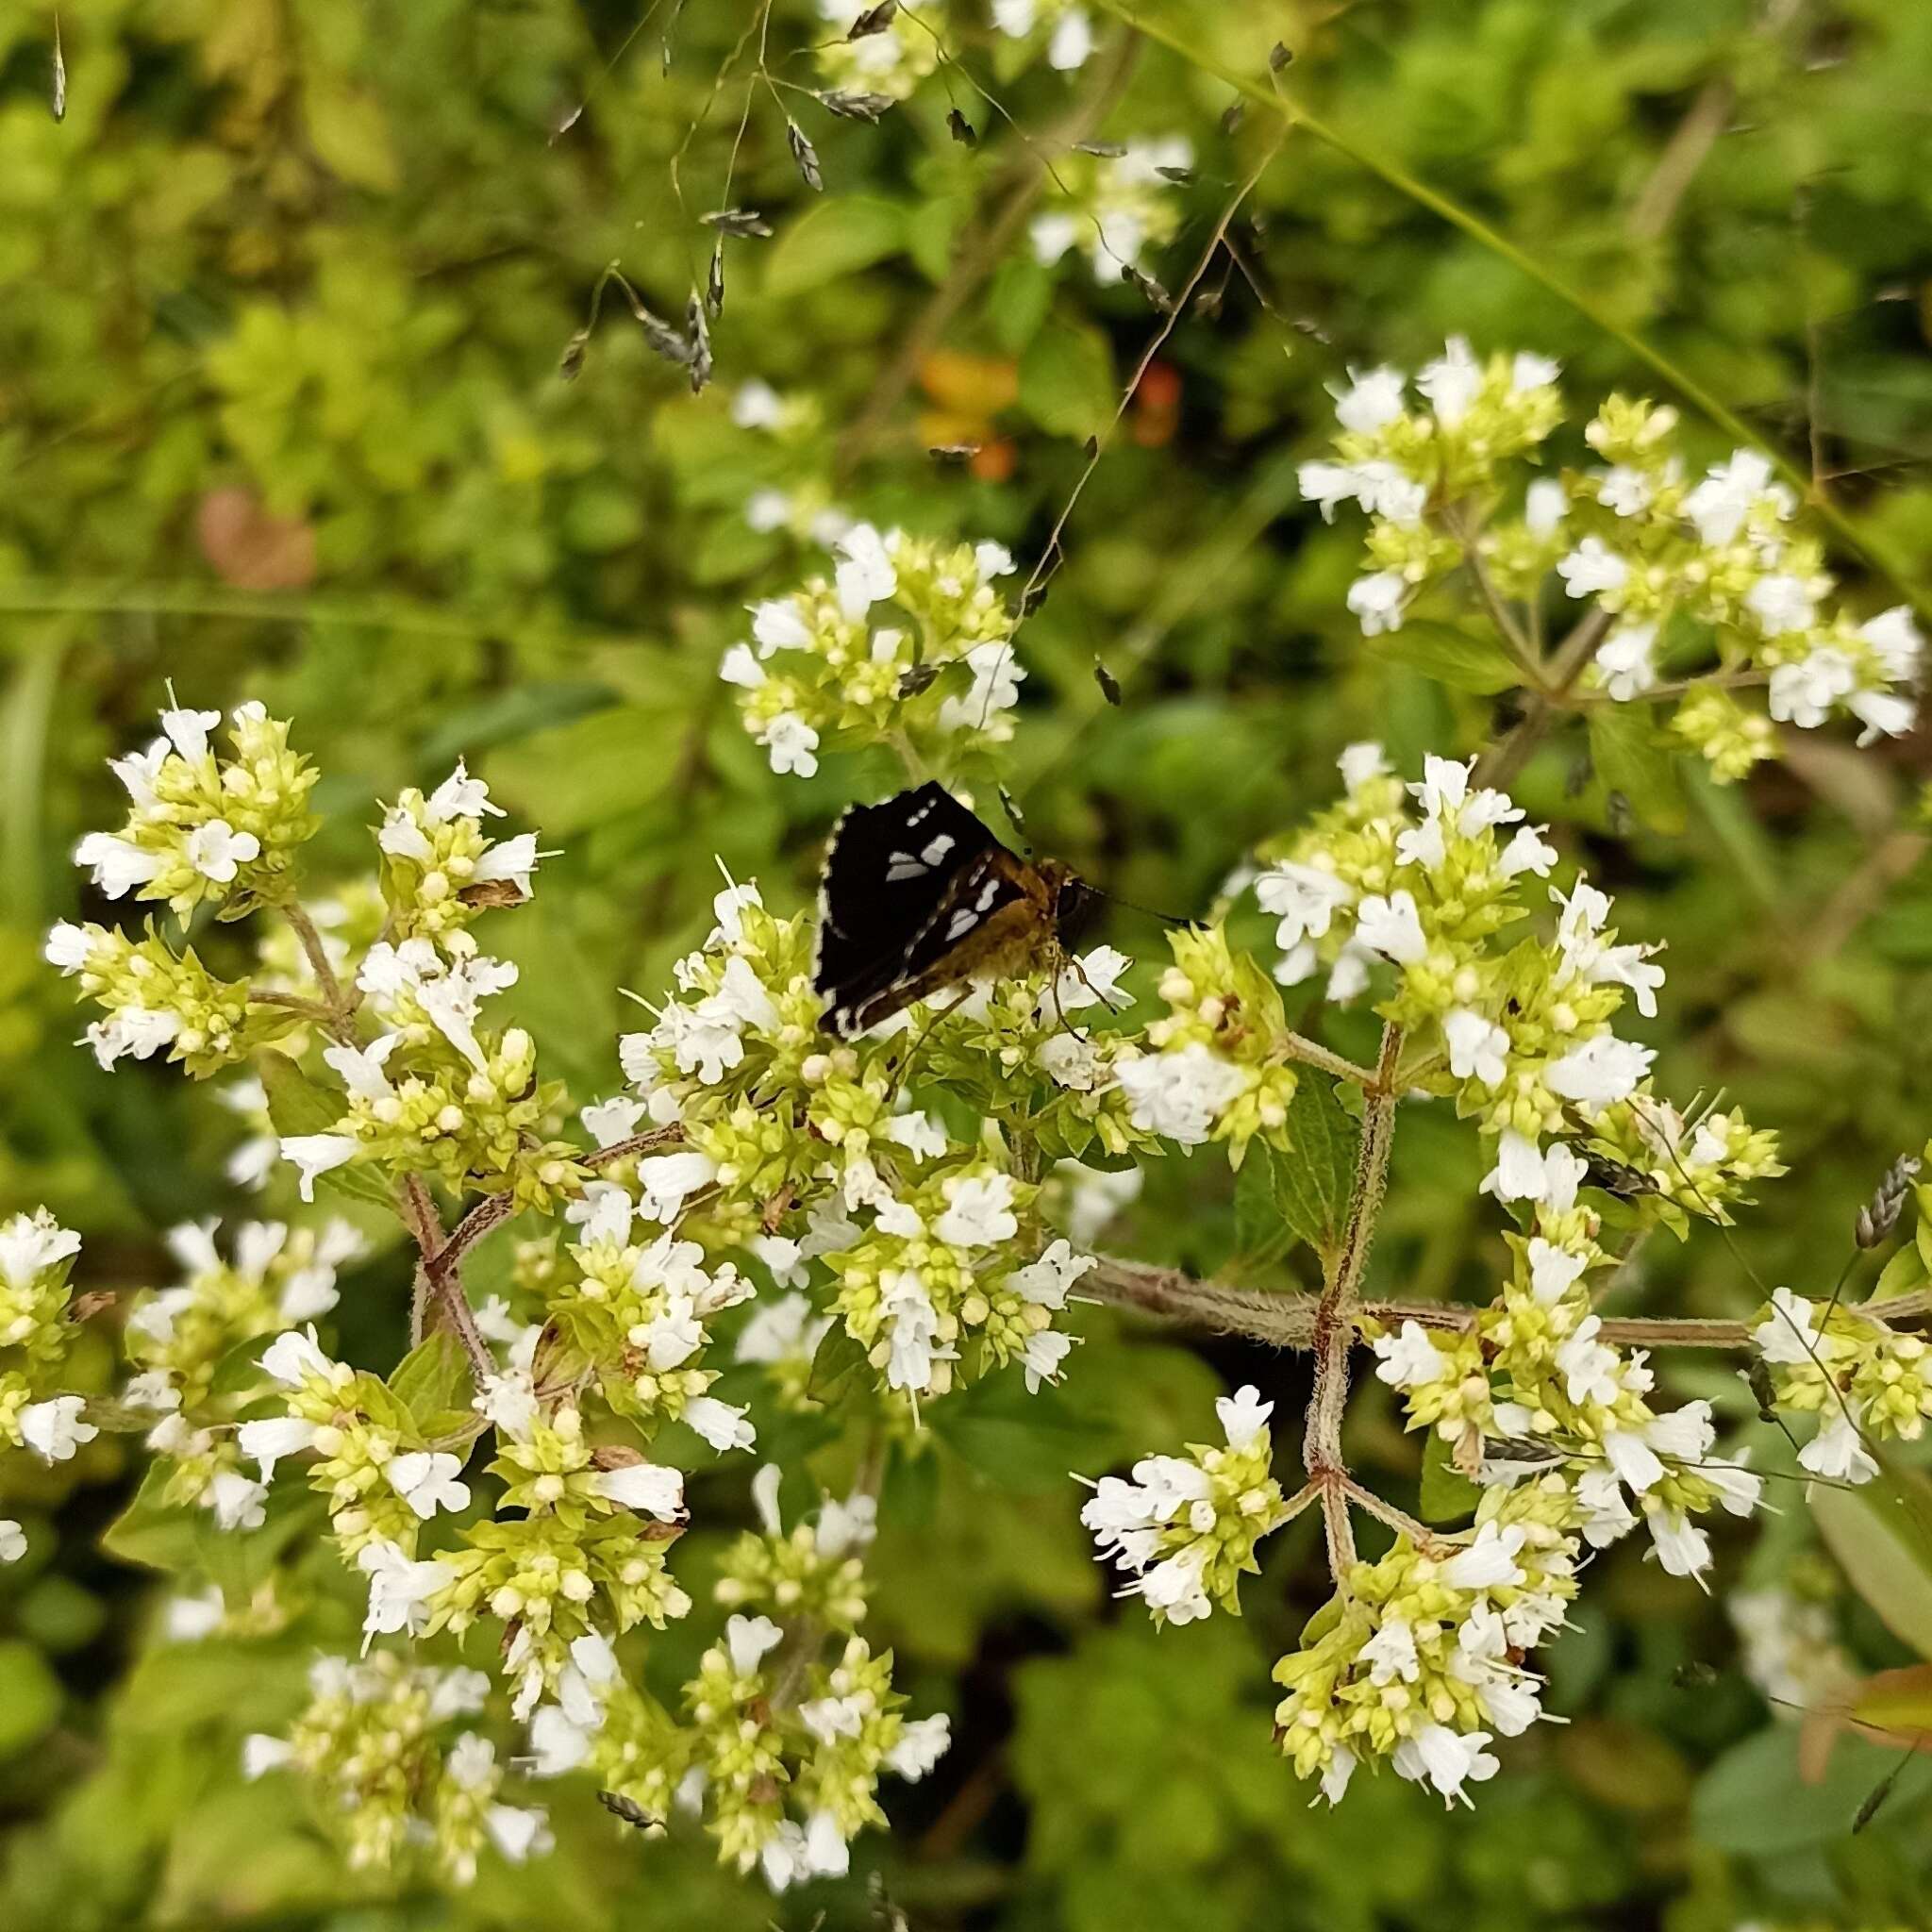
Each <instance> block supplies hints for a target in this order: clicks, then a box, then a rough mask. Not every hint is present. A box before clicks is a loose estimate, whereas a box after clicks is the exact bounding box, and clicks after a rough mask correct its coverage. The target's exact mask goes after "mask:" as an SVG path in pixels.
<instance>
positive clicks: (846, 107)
mask: <svg viewBox="0 0 1932 1932" xmlns="http://www.w3.org/2000/svg"><path fill="white" fill-rule="evenodd" d="M818 98H819V105H820V107H822V108H824V110H825V112H826V113H828V114H836V115H838V117H839V118H840V120H841V121H876V120H877V119H878V118H879V116H880V115H881V114H885V113H888V112H890V111H891V109H892V108H895V107H897V106H898V103H897V102H896V101H894V100H893V98H892V97H891V94H854V93H847V92H845V90H844V89H843V88H836V87H834V88H827V89H826V90H825V91H824V93H822V94H820V95H819V97H818Z"/></svg>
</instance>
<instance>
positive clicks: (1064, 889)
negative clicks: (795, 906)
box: [812, 784, 1100, 1039]
mask: <svg viewBox="0 0 1932 1932" xmlns="http://www.w3.org/2000/svg"><path fill="white" fill-rule="evenodd" d="M1099 896H1100V895H1099V894H1098V893H1097V892H1096V891H1094V889H1093V888H1092V887H1091V886H1089V885H1087V884H1086V883H1085V882H1084V881H1083V880H1081V879H1080V878H1079V877H1078V876H1077V875H1076V874H1074V872H1073V870H1072V869H1071V868H1070V867H1068V866H1064V865H1062V864H1060V863H1059V862H1058V860H1057V859H1051V858H1043V859H1041V860H1040V861H1038V862H1037V863H1035V862H1033V861H1031V860H1028V859H1024V858H1019V857H1018V856H1017V855H1015V854H1014V853H1011V852H1009V851H1008V850H1007V848H1006V847H1005V846H1004V845H1002V844H1001V843H1000V841H998V840H997V839H995V838H994V837H993V835H992V834H991V832H990V831H988V830H987V828H986V827H985V826H984V825H983V824H980V822H979V821H978V820H977V819H976V818H974V815H973V814H972V813H971V812H970V811H968V810H967V809H966V808H965V807H964V806H963V805H961V804H960V803H959V801H958V799H957V798H955V797H954V796H953V794H952V793H951V792H950V791H947V790H946V789H945V787H944V786H942V785H939V784H926V785H921V786H920V787H918V789H917V790H915V791H902V792H900V794H899V795H898V797H896V798H889V799H888V800H887V801H886V802H885V803H884V804H883V805H855V806H853V807H852V808H850V809H849V810H847V811H846V813H845V814H844V816H843V817H842V818H841V819H840V821H839V823H838V824H836V825H835V826H834V827H833V828H832V841H831V844H830V846H829V847H828V848H827V850H826V853H825V870H824V880H823V883H822V884H821V886H820V890H819V939H818V956H817V958H815V959H814V961H813V962H812V984H813V986H814V987H816V988H817V989H818V991H820V992H822V993H823V994H824V996H825V998H826V1000H827V1001H828V1002H829V1005H828V1006H827V1008H826V1009H825V1016H824V1020H823V1022H822V1023H821V1024H823V1025H824V1026H826V1027H827V1028H829V1029H830V1030H831V1031H832V1032H834V1033H838V1034H841V1035H842V1036H844V1037H845V1038H847V1039H850V1038H851V1037H852V1036H854V1035H855V1034H859V1033H863V1032H865V1031H866V1030H867V1029H868V1028H869V1027H873V1026H876V1025H877V1024H878V1023H879V1022H880V1021H881V1020H886V1019H890V1018H891V1015H892V1014H894V1013H896V1012H898V1011H899V1010H900V1009H901V1008H905V1007H909V1006H911V1005H913V1004H914V1003H915V1002H917V1001H919V1000H923V999H925V998H928V997H929V996H930V995H931V994H933V993H935V992H938V991H941V990H942V989H944V988H946V987H949V986H957V985H958V983H959V982H960V981H961V980H965V979H973V978H990V977H996V976H998V975H999V974H1009V973H1013V972H1016V971H1018V970H1020V969H1022V968H1023V967H1024V966H1026V965H1029V964H1031V963H1032V962H1034V961H1035V960H1039V959H1043V958H1052V957H1054V956H1055V955H1056V954H1058V951H1059V950H1060V949H1061V948H1063V947H1065V946H1069V945H1071V944H1072V943H1073V942H1074V939H1075V938H1076V937H1077V935H1078V933H1079V930H1080V928H1081V927H1082V926H1083V925H1084V924H1085V923H1086V922H1087V920H1088V919H1090V918H1091V915H1092V912H1093V908H1094V905H1095V902H1096V900H1097V899H1098V898H1099Z"/></svg>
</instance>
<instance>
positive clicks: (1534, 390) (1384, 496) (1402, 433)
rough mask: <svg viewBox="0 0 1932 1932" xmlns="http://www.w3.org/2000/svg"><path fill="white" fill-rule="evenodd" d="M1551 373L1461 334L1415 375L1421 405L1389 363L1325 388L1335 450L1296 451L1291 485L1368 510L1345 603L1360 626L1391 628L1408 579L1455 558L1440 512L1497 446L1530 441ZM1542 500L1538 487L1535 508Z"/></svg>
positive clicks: (1546, 410) (1480, 476)
mask: <svg viewBox="0 0 1932 1932" xmlns="http://www.w3.org/2000/svg"><path fill="white" fill-rule="evenodd" d="M1559 374H1560V371H1559V370H1558V368H1557V364H1556V363H1554V362H1552V361H1550V360H1549V359H1548V358H1546V357H1542V356H1534V355H1528V354H1521V355H1516V356H1492V357H1491V358H1489V360H1488V361H1487V362H1484V361H1481V360H1479V359H1478V358H1476V356H1475V354H1474V351H1473V350H1472V349H1471V348H1470V345H1469V344H1468V342H1467V341H1464V340H1463V339H1462V338H1461V337H1460V336H1457V337H1454V338H1452V339H1451V341H1449V342H1448V344H1447V345H1446V346H1445V347H1444V349H1443V351H1442V354H1441V356H1439V357H1438V358H1436V359H1435V360H1434V361H1433V362H1430V363H1428V364H1427V365H1426V366H1425V367H1424V369H1423V370H1422V372H1421V373H1420V374H1419V375H1417V376H1416V378H1415V387H1416V391H1417V392H1418V394H1419V395H1420V397H1421V399H1422V402H1423V404H1424V406H1425V407H1424V408H1419V409H1417V410H1414V411H1412V412H1411V411H1410V410H1409V408H1408V405H1407V391H1408V377H1407V375H1405V374H1404V373H1403V372H1402V371H1401V370H1399V369H1391V368H1387V367H1384V368H1378V369H1371V370H1368V371H1366V372H1359V373H1358V372H1355V371H1351V372H1350V375H1349V385H1348V387H1347V388H1346V389H1345V390H1343V391H1341V392H1340V393H1339V394H1338V395H1337V397H1336V404H1335V414H1336V419H1337V421H1338V422H1339V423H1340V425H1341V434H1340V435H1339V436H1338V437H1337V439H1336V455H1335V459H1333V460H1330V459H1327V458H1324V459H1322V460H1319V461H1315V462H1309V463H1304V464H1303V465H1302V467H1301V471H1300V481H1301V490H1302V494H1303V495H1304V496H1305V497H1307V499H1308V500H1309V501H1310V502H1311V503H1315V504H1319V505H1320V507H1321V510H1322V514H1323V516H1324V519H1327V520H1328V521H1330V522H1332V521H1333V520H1334V516H1335V511H1336V508H1337V507H1338V506H1339V505H1341V504H1343V503H1356V504H1359V505H1360V506H1361V508H1363V509H1365V510H1366V511H1368V513H1369V517H1370V527H1369V540H1368V552H1369V560H1370V561H1371V563H1372V564H1374V566H1375V567H1374V569H1373V570H1371V571H1369V572H1368V573H1367V574H1366V575H1362V576H1360V577H1358V578H1357V580H1356V582H1355V583H1354V584H1353V585H1352V586H1351V587H1350V590H1349V592H1348V608H1349V609H1350V610H1352V611H1353V612H1354V613H1355V615H1356V617H1357V620H1358V621H1359V623H1360V625H1361V627H1362V634H1363V635H1364V636H1365V637H1375V636H1377V635H1379V634H1380V633H1382V632H1384V631H1392V630H1400V629H1401V628H1402V622H1403V618H1404V616H1405V615H1406V614H1407V609H1408V606H1409V604H1410V603H1411V601H1412V600H1413V599H1414V597H1415V595H1416V593H1417V591H1419V590H1420V589H1421V588H1422V587H1423V586H1424V584H1425V583H1427V582H1428V581H1429V580H1430V579H1431V578H1433V577H1435V576H1438V575H1441V573H1442V572H1443V571H1445V570H1447V569H1449V568H1450V567H1451V566H1453V565H1454V563H1455V562H1456V561H1457V558H1459V556H1460V551H1459V549H1458V547H1457V543H1456V541H1454V540H1452V539H1451V538H1450V537H1448V536H1447V535H1445V534H1444V532H1443V529H1442V526H1441V525H1442V514H1443V512H1444V511H1445V510H1446V509H1448V508H1451V507H1452V506H1455V505H1457V504H1458V503H1459V502H1460V500H1461V499H1462V498H1463V497H1464V496H1466V495H1467V494H1468V493H1469V492H1470V491H1471V490H1472V489H1474V487H1475V486H1476V485H1477V484H1478V483H1480V482H1482V481H1484V480H1486V479H1487V478H1488V476H1489V475H1490V474H1491V472H1492V471H1493V469H1494V467H1495V465H1496V464H1497V463H1499V462H1500V461H1502V460H1504V459H1505V458H1511V457H1517V456H1521V455H1523V454H1524V453H1526V452H1527V451H1529V450H1532V449H1534V448H1535V447H1536V445H1537V444H1538V443H1540V442H1541V441H1542V440H1543V439H1544V438H1545V437H1546V436H1548V435H1549V433H1550V431H1551V430H1552V429H1554V428H1555V427H1556V426H1557V423H1558V422H1559V421H1560V420H1561V417H1562V408H1563V405H1562V397H1561V395H1560V393H1559V392H1558V391H1557V386H1556V385H1557V375H1559ZM1548 508H1549V506H1548V504H1547V502H1546V501H1545V500H1542V499H1540V500H1539V503H1538V505H1537V513H1538V514H1539V515H1541V514H1545V513H1546V512H1547V509H1548Z"/></svg>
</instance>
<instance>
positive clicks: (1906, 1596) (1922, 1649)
mask: <svg viewBox="0 0 1932 1932" xmlns="http://www.w3.org/2000/svg"><path fill="white" fill-rule="evenodd" d="M1880 1462H1881V1467H1880V1469H1879V1472H1878V1474H1876V1475H1875V1476H1874V1477H1873V1479H1872V1480H1871V1481H1870V1482H1869V1483H1863V1484H1860V1485H1859V1487H1858V1488H1857V1489H1852V1490H1841V1489H1832V1490H1827V1489H1825V1488H1824V1487H1823V1486H1822V1485H1821V1486H1820V1487H1819V1488H1818V1489H1817V1490H1816V1491H1814V1492H1813V1494H1812V1497H1811V1514H1812V1517H1813V1519H1814V1520H1815V1521H1816V1523H1817V1524H1818V1528H1819V1532H1820V1534H1821V1535H1823V1537H1824V1541H1825V1543H1826V1544H1827V1545H1828V1546H1829V1548H1830V1550H1831V1553H1832V1555H1833V1556H1834V1557H1837V1558H1838V1560H1839V1562H1840V1565H1841V1566H1842V1567H1843V1570H1844V1573H1845V1574H1846V1575H1847V1576H1848V1577H1850V1579H1851V1582H1852V1587H1853V1589H1855V1590H1856V1591H1857V1592H1858V1594H1859V1595H1860V1596H1861V1597H1863V1598H1864V1599H1865V1601H1866V1602H1867V1603H1868V1604H1870V1605H1871V1607H1873V1609H1874V1610H1875V1611H1876V1612H1877V1613H1878V1616H1879V1618H1880V1619H1881V1620H1882V1621H1883V1623H1884V1624H1885V1626H1886V1628H1887V1629H1889V1630H1890V1632H1891V1634H1892V1635H1893V1636H1894V1637H1896V1638H1898V1639H1899V1640H1900V1641H1902V1642H1905V1643H1908V1644H1910V1645H1911V1647H1912V1648H1913V1649H1914V1650H1916V1651H1917V1652H1918V1653H1919V1655H1920V1656H1921V1657H1932V1480H1928V1479H1927V1478H1926V1477H1925V1476H1924V1475H1922V1474H1920V1473H1919V1472H1918V1471H1917V1470H1915V1469H1906V1468H1904V1467H1902V1466H1900V1465H1898V1464H1896V1463H1892V1462H1890V1461H1886V1460H1885V1459H1884V1458H1883V1457H1881V1458H1880Z"/></svg>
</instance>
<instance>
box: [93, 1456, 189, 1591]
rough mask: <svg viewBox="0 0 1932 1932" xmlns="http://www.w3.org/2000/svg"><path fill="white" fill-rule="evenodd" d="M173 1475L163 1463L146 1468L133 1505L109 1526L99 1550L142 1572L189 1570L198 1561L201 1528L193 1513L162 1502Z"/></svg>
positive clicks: (170, 1466)
mask: <svg viewBox="0 0 1932 1932" xmlns="http://www.w3.org/2000/svg"><path fill="white" fill-rule="evenodd" d="M172 1474H174V1470H173V1466H172V1465H171V1464H169V1463H167V1462H165V1461H155V1462H151V1463H149V1464H148V1469H147V1474H145V1475H144V1476H142V1480H141V1488H140V1489H139V1490H138V1491H136V1492H135V1497H134V1501H133V1502H131V1503H130V1504H128V1506H127V1507H126V1508H125V1509H124V1510H123V1511H122V1512H121V1514H120V1515H119V1516H118V1517H116V1518H115V1520H114V1521H113V1522H112V1523H110V1524H108V1527H107V1529H106V1530H105V1531H104V1532H103V1534H102V1537H101V1547H102V1549H104V1550H105V1551H107V1553H108V1556H110V1557H117V1558H118V1559H119V1560H120V1561H122V1562H124V1563H133V1564H136V1565H138V1566H139V1567H140V1568H142V1569H143V1570H164V1571H182V1570H192V1569H193V1568H194V1567H195V1566H196V1564H197V1563H198V1562H199V1560H200V1556H201V1536H200V1525H199V1524H196V1522H195V1520H194V1518H195V1513H196V1512H195V1511H194V1510H192V1509H189V1508H185V1507H181V1506H179V1505H176V1504H168V1503H163V1502H162V1501H161V1491H163V1490H165V1489H166V1488H167V1486H168V1478H169V1477H170V1476H171V1475H172Z"/></svg>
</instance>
